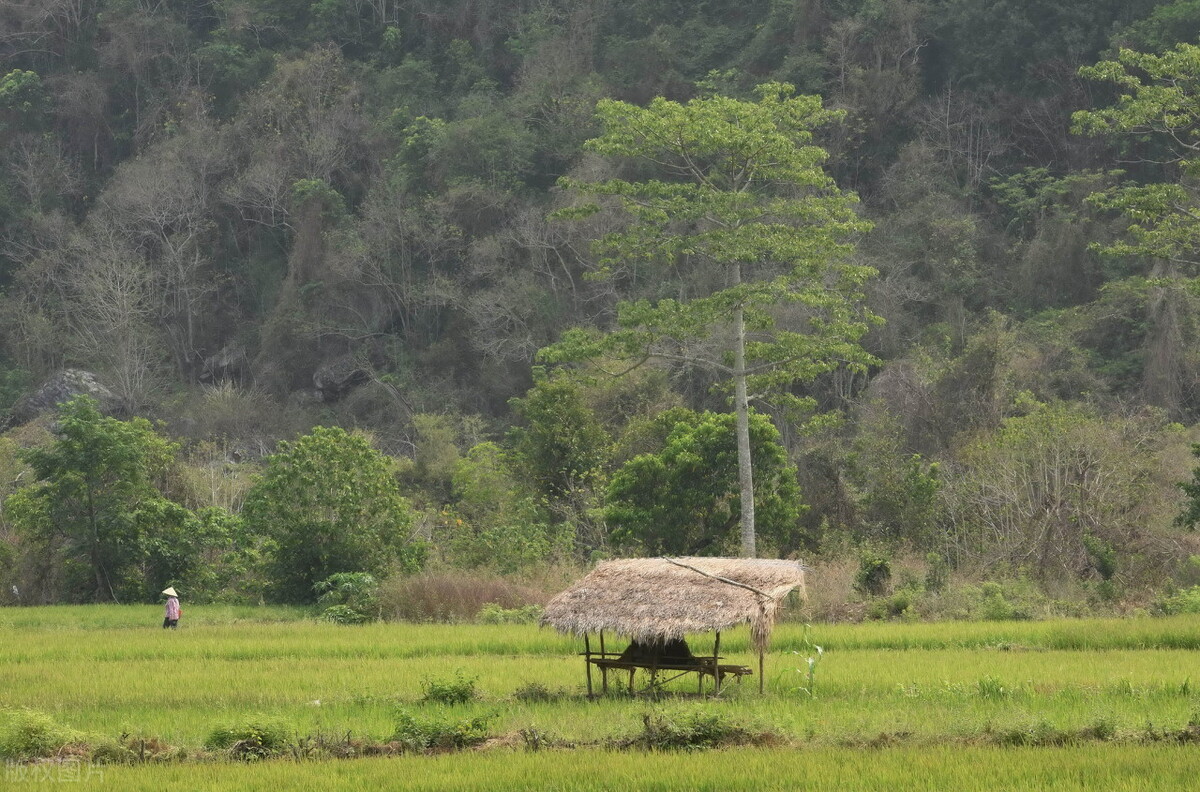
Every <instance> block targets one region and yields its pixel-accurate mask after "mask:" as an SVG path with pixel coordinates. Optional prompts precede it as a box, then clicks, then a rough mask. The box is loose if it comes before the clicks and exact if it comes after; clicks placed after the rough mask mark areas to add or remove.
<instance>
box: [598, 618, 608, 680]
mask: <svg viewBox="0 0 1200 792" xmlns="http://www.w3.org/2000/svg"><path fill="white" fill-rule="evenodd" d="M600 659H601V660H607V659H608V654H607V653H606V652H605V651H604V630H601V631H600ZM600 692H601V693H603V694H605V695H608V666H606V665H602V666H600Z"/></svg>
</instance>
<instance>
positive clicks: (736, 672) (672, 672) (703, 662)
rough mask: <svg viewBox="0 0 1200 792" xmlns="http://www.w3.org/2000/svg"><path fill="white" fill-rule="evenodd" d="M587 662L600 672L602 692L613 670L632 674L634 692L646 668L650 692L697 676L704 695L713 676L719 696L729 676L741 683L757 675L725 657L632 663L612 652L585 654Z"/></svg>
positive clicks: (631, 682) (606, 687)
mask: <svg viewBox="0 0 1200 792" xmlns="http://www.w3.org/2000/svg"><path fill="white" fill-rule="evenodd" d="M584 656H585V659H586V661H587V663H588V668H589V669H590V668H591V666H595V667H596V668H598V669H600V679H601V682H600V685H601V692H603V693H607V692H608V672H609V671H610V670H611V671H628V672H629V690H630V691H631V692H632V691H633V690H634V676H635V674H636V673H637V671H638V669H643V670H645V671H648V672H650V683H649V685H648V686H647V689H648V690H651V689H654V688H657V687H659V686H660V685H664V684H666V683H667V682H670V681H671V680H673V679H678V678H679V677H681V676H683V675H685V674H696V675H697V687H698V690H699V691H700V692H703V691H704V677H706V676H709V677H712V679H713V687H714V692H715V693H720V692H721V684H722V682H724V680H725V677H728V676H732V677H735V678H736V679H737V681H738V682H739V683H740V682H741V681H742V677H744V676H749V675H750V674H753V673H754V671H753V670H751V669H750V667H749V666H744V665H735V664H731V663H722V662H720V661H721V660H722V659H723V658H720V657H690V658H686V659H683V658H679V659H670V658H661V659H660V660H658V661H650V662H643V661H630V660H623V659H621V657H620V655H618V654H615V653H611V652H604V653H601V652H585V653H584ZM660 674H666V675H667V677H666V678H665V679H660V678H659V675H660ZM591 676H592V675H591V673H590V672H589V673H588V683H589V684H588V693H589V695H590V694H591Z"/></svg>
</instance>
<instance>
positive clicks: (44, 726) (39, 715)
mask: <svg viewBox="0 0 1200 792" xmlns="http://www.w3.org/2000/svg"><path fill="white" fill-rule="evenodd" d="M82 740H83V737H82V735H80V733H79V732H76V731H73V730H71V729H68V728H66V727H65V726H61V725H59V724H58V723H55V722H54V719H53V718H51V717H50V716H49V715H47V714H46V713H44V712H39V711H37V710H31V709H19V710H0V759H5V760H7V761H16V762H20V761H26V760H29V759H40V758H44V757H48V756H54V755H55V754H57V753H59V752H60V751H61V750H62V749H63V747H64V746H67V745H70V744H72V743H79V742H82Z"/></svg>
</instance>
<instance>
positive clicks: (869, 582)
mask: <svg viewBox="0 0 1200 792" xmlns="http://www.w3.org/2000/svg"><path fill="white" fill-rule="evenodd" d="M891 582H892V561H891V559H890V558H888V557H887V556H886V555H885V554H884V553H883V552H882V551H880V550H878V549H875V548H870V547H867V548H863V550H862V552H861V553H860V555H859V562H858V574H857V575H855V576H854V586H855V588H857V589H858V590H859V591H860V592H861V593H863V594H868V595H870V596H873V597H878V596H881V595H883V594H886V593H887V589H888V585H889V584H890V583H891Z"/></svg>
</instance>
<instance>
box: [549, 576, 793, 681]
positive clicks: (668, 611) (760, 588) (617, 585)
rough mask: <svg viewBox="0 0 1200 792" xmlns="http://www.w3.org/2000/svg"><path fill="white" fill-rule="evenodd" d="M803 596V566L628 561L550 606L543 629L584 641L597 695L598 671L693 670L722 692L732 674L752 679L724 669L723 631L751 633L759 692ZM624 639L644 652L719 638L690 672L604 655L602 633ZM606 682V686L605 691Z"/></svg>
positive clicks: (672, 664) (676, 666)
mask: <svg viewBox="0 0 1200 792" xmlns="http://www.w3.org/2000/svg"><path fill="white" fill-rule="evenodd" d="M797 588H799V589H803V588H804V566H803V565H802V564H800V563H798V562H796V561H778V560H766V559H755V558H630V559H622V560H618V561H606V562H603V563H601V564H600V565H599V566H597V567H596V568H595V569H594V570H592V571H591V572H590V573H589V574H588V575H587V576H586V577H584V578H583V579H582V580H580V581H579V582H578V583H576V584H575V585H573V586H571V587H570V588H568V589H567V590H566V591H563V592H562V593H560V594H558V595H557V596H555V597H554V598H553V599H551V600H550V602H549V603H548V604H547V605H546V612H545V615H544V616H543V617H542V624H546V625H549V626H551V627H554V628H555V629H557V630H559V631H561V632H565V633H571V634H574V635H581V636H583V638H584V646H585V649H584V655H585V659H586V662H587V670H588V692H589V694H590V693H591V670H592V665H596V666H598V667H599V668H600V669H601V670H602V671H604V672H607V670H609V669H610V668H622V669H624V668H627V667H628V668H629V671H630V679H631V680H632V677H633V671H634V670H635V668H650V669H651V673H652V674H654V673H656V672H657V671H658V670H660V669H670V670H677V671H686V670H694V671H697V672H698V673H699V674H700V677H701V684H703V677H704V675H706V674H711V675H712V676H713V679H714V682H715V685H716V688H717V689H718V690H719V689H720V680H721V677H722V676H723V675H726V674H729V673H736V674H738V675H739V677H740V675H741V674H742V673H749V669H744V668H743V667H740V666H722V665H720V662H719V661H720V655H719V651H720V640H721V630H725V629H728V628H730V627H734V626H737V625H741V624H749V625H750V636H751V642H752V645H753V647H754V649H755V651H756V652H757V653H758V666H759V667H758V671H759V689H760V690H761V689H762V685H763V681H762V671H763V654H764V653H765V652H766V649H767V643H768V641H769V639H770V635H771V628H772V627H773V626H774V624H775V616H776V612H777V611H778V609H779V606H780V603H781V602H782V600H783V598H784V597H786V596H787V595H788V593H789V592H791V591H792V590H794V589H797ZM605 632H609V633H611V634H615V635H619V636H624V637H627V638H630V639H631V640H633V641H635V642H638V643H639V644H645V645H650V646H664V645H666V644H668V643H669V642H678V641H682V640H683V639H684V637H685V636H687V635H694V634H696V633H707V632H714V633H716V639H715V643H714V650H713V654H712V656H711V657H702V658H693V659H694V661H695V662H694V663H692V664H690V665H691V666H692V667H689V666H687V665H684V664H682V663H679V662H659V661H658V660H656V659H655V658H650V659H648V660H646V661H644V662H640V663H638V662H635V663H630V662H628V660H627V658H628V655H626V659H625V660H623V659H621V656H620V655H617V654H616V653H612V652H606V651H605V647H604V633H605ZM591 633H596V634H598V635H599V637H600V651H599V652H593V651H592V650H591V645H590V639H589V635H590V634H591ZM607 681H608V679H607V674H606V673H605V676H604V682H605V687H606V688H607Z"/></svg>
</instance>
